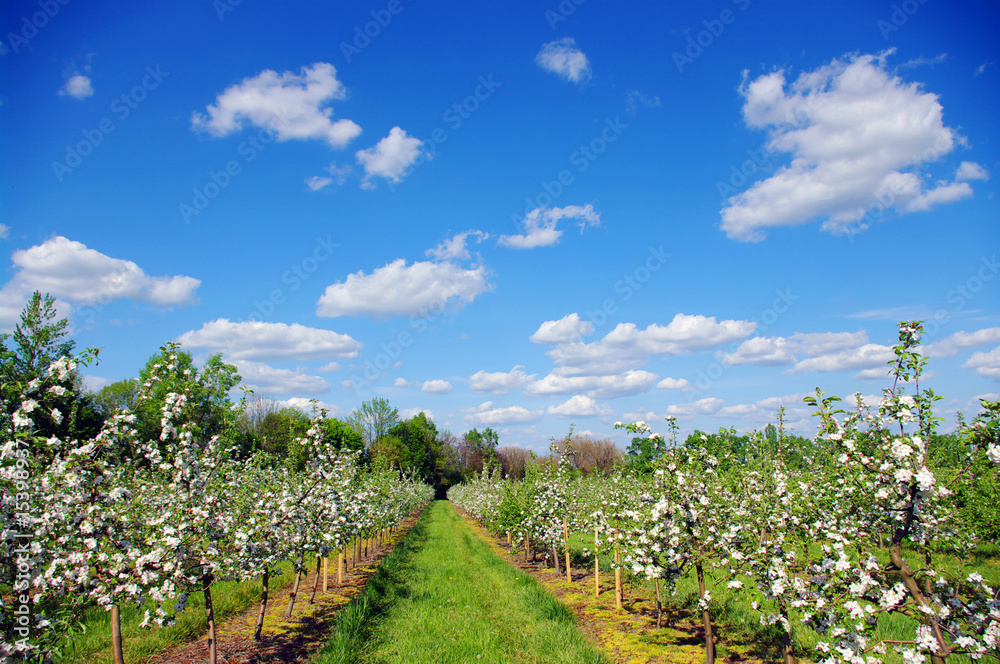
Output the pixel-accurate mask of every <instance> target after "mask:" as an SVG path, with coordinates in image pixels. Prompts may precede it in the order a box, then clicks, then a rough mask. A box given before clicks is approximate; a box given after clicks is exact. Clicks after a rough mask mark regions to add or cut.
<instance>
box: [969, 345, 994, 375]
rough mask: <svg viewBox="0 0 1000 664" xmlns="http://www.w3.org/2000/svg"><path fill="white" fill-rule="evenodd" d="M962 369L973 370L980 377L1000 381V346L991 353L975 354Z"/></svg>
mask: <svg viewBox="0 0 1000 664" xmlns="http://www.w3.org/2000/svg"><path fill="white" fill-rule="evenodd" d="M962 368H963V369H973V370H975V372H976V373H977V374H979V375H980V376H986V377H987V378H995V379H998V380H1000V346H997V347H996V348H994V349H993V350H991V351H989V352H982V351H979V352H976V353H973V354H972V356H971V357H969V359H968V360H967V361H966V362H965V364H963V365H962Z"/></svg>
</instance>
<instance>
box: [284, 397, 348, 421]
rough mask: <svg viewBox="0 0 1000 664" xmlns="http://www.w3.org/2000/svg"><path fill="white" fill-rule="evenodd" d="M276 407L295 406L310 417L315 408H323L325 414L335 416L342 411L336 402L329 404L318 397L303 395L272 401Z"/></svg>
mask: <svg viewBox="0 0 1000 664" xmlns="http://www.w3.org/2000/svg"><path fill="white" fill-rule="evenodd" d="M274 403H275V404H276V405H277V406H278V408H297V409H298V410H301V411H302V412H303V413H305V414H306V415H308V416H310V417H312V415H313V413H314V412H315V410H316V409H317V408H325V409H326V411H327V415H330V416H336V415H338V414H340V413H342V412H343V409H342V408H341V407H340V406H338V405H336V404H329V403H326V402H325V401H319V400H318V399H307V398H305V397H291V398H289V399H281V400H278V401H275V402H274Z"/></svg>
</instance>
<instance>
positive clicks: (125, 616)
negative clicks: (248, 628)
mask: <svg viewBox="0 0 1000 664" xmlns="http://www.w3.org/2000/svg"><path fill="white" fill-rule="evenodd" d="M280 567H281V570H282V573H281V574H278V575H272V576H271V579H270V581H269V583H268V586H269V587H270V589H271V591H272V592H273V591H275V590H277V589H279V588H282V587H284V586H286V585H288V584H289V583H291V582H292V581H293V580H294V578H295V575H294V574H292V571H291V570H292V565H291V563H287V562H286V563H283V564H282V565H281V566H280ZM260 590H261V584H260V579H257V580H255V581H247V582H243V583H240V582H236V581H224V582H220V583H217V584H215V585H213V586H212V604H213V608H214V609H215V620H216V623H217V624H218V623H220V622H222V621H223V620H225V619H226V618H228V617H229V616H233V615H236V614H238V613H240V612H242V611H244V610H246V609H247V608H248V607H249V606H251V605H254V604H257V603H258V602H259V601H260ZM269 604H270V602H269ZM152 606H153V605H152V604H150V609H151V610H152ZM277 610H278V609H277V608H276V607H272V606H268V611H277ZM142 618H143V610H141V609H138V608H136V607H129V606H126V607H124V608H123V609H122V650H123V654H124V655H125V661H126V662H140V661H144V660H146V659H148V658H150V657H152V656H153V655H155V654H157V653H160V652H162V651H164V650H167V649H169V648H172V647H175V646H178V645H180V644H182V643H186V642H188V641H190V640H192V639H196V638H199V637H200V636H201V635H202V634H204V633H205V630H206V629H208V619H207V617H206V616H205V597H204V595H203V594H202V593H200V592H199V593H193V594H192V595H191V598H190V600H189V601H188V605H187V608H186V609H184V611H182V612H181V613H180V614H178V615H177V624H176V625H173V626H171V627H164V628H155V627H154V628H150V629H142V628H140V627H139V623H140V622H142ZM84 625H85V630H84V631H83V632H79V633H77V634H76V635H75V636H74V637H73V638H72V641H71V642H70V643H69V644H67V645H66V647H64V648H63V651H62V656H61V657H56V658H55V662H56V663H57V664H83V663H84V662H85V663H86V664H104V663H105V662H107V663H108V664H110V663H111V662H112V661H113V658H112V652H111V613H110V612H108V611H104V610H103V609H92V610H90V611H88V612H87V613H86V616H85V620H84Z"/></svg>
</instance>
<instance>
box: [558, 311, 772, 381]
mask: <svg viewBox="0 0 1000 664" xmlns="http://www.w3.org/2000/svg"><path fill="white" fill-rule="evenodd" d="M756 327H757V324H756V323H754V322H753V321H748V320H723V321H716V320H715V317H714V316H701V315H688V314H677V315H676V316H674V318H673V320H671V321H670V323H669V324H667V325H665V326H664V325H658V324H656V323H653V324H651V325H649V326H647V327H646V329H645V330H640V329H638V328H637V327H636V325H635V324H634V323H619V324H618V325H617V326H616V327H615V329H613V330H612V331H611V332H609V333H608V334H607V335H606V336H605V337H604V338H603V339H601V340H600V341H596V342H592V343H581V342H572V343H565V344H561V345H558V346H556V347H555V348H552V349H551V350H549V351H546V354H547V355H549V357H551V358H552V359H553V361H555V363H556V364H557V365H559V368H558V369H557V373H559V374H561V375H564V376H569V375H598V374H604V375H607V374H615V373H620V372H622V371H625V370H627V369H629V368H632V367H635V366H638V365H639V364H641V363H642V362H644V361H645V360H646V358H647V357H649V356H652V355H681V354H685V353H694V352H697V351H701V350H707V349H710V348H715V347H717V346H720V345H722V344H726V343H731V342H733V341H736V340H737V339H742V338H744V337H746V336H747V335H749V334H750V333H752V332H753V331H754V329H756Z"/></svg>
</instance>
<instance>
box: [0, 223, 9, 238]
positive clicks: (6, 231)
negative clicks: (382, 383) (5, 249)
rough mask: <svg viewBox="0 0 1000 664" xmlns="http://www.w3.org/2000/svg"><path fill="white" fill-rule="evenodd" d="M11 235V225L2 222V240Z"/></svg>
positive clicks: (0, 229) (0, 227) (0, 232)
mask: <svg viewBox="0 0 1000 664" xmlns="http://www.w3.org/2000/svg"><path fill="white" fill-rule="evenodd" d="M9 236H10V226H8V225H6V224H0V240H6V239H7V238H8V237H9Z"/></svg>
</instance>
